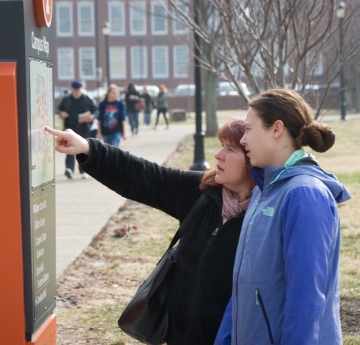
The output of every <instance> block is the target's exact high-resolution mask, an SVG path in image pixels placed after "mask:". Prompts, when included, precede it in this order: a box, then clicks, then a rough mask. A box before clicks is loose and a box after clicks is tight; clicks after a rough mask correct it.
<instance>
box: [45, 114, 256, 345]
mask: <svg viewBox="0 0 360 345" xmlns="http://www.w3.org/2000/svg"><path fill="white" fill-rule="evenodd" d="M46 129H47V130H48V131H49V132H50V133H52V134H54V135H56V136H57V138H56V143H57V145H56V146H55V150H57V151H59V152H63V153H68V154H76V155H77V160H78V162H79V164H80V165H81V167H82V168H83V169H84V170H85V171H86V172H87V173H88V174H90V175H91V176H93V177H94V178H96V179H97V180H98V181H100V182H101V183H103V184H104V185H105V186H107V187H109V188H110V189H112V190H114V191H115V192H117V193H118V194H120V195H122V196H124V197H125V198H128V199H132V200H135V201H138V202H141V203H144V204H147V205H149V206H152V207H155V208H157V209H159V210H162V211H164V212H165V213H167V214H169V215H171V216H173V217H175V218H176V219H179V221H180V223H181V222H182V221H183V220H184V219H185V217H186V215H187V214H188V213H189V211H190V210H191V208H192V207H193V205H194V204H195V202H196V200H197V199H198V198H199V196H200V195H201V193H205V194H206V195H207V197H208V202H207V203H205V204H203V205H202V206H201V207H200V209H199V210H198V211H197V213H196V214H195V216H194V217H193V218H192V220H191V221H190V223H189V225H188V227H187V229H186V231H185V234H184V236H183V237H182V238H181V240H180V243H179V245H178V248H177V251H176V259H177V268H176V270H174V271H173V274H172V276H171V289H170V291H171V296H170V302H169V303H170V306H169V311H170V315H169V334H168V339H167V343H168V344H170V345H185V344H186V345H201V344H204V345H210V344H213V342H214V340H215V337H216V333H217V330H218V328H219V325H220V322H221V319H222V316H223V313H224V310H225V308H226V305H227V303H228V301H229V299H230V297H231V290H232V271H233V265H234V259H235V252H236V248H237V243H238V239H239V235H240V230H241V225H242V222H243V218H244V213H245V211H246V209H247V206H248V205H249V202H250V196H251V191H252V189H253V187H254V181H253V179H252V177H251V176H250V174H249V169H248V168H249V164H250V163H249V159H248V157H247V156H246V154H245V151H244V148H243V147H242V146H241V145H240V139H241V138H242V136H243V134H244V127H243V121H242V120H240V119H232V120H230V121H229V122H227V123H226V124H224V125H223V126H222V127H221V128H220V130H219V132H218V137H219V140H220V141H221V144H222V148H221V149H220V151H219V152H217V153H216V155H215V158H216V160H217V165H216V168H214V169H213V170H211V171H209V172H206V173H205V174H204V173H202V172H196V171H182V170H178V169H173V168H169V167H164V166H160V165H158V164H156V163H151V162H149V161H147V160H145V159H142V158H137V157H135V156H133V155H131V154H129V153H128V152H124V151H122V150H120V149H118V148H116V147H113V146H110V145H106V144H102V143H101V142H100V141H98V140H93V139H87V140H86V139H83V138H81V137H79V136H77V135H76V134H75V133H73V132H71V131H68V132H61V131H56V130H53V129H50V128H48V127H47V128H46Z"/></svg>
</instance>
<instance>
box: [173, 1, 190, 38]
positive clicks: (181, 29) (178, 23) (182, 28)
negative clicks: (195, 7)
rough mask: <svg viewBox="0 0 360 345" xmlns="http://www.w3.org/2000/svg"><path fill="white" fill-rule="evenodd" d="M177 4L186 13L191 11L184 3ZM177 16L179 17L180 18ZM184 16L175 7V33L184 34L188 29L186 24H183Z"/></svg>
mask: <svg viewBox="0 0 360 345" xmlns="http://www.w3.org/2000/svg"><path fill="white" fill-rule="evenodd" d="M177 6H178V7H179V8H180V9H181V11H183V12H184V13H186V14H188V13H189V6H188V5H186V4H184V3H178V4H177ZM176 18H179V19H178V20H177V19H176ZM182 18H183V17H182V16H181V15H180V14H179V13H177V12H176V10H175V9H174V19H173V33H174V34H184V33H186V31H187V27H186V25H184V24H182V21H183V19H182Z"/></svg>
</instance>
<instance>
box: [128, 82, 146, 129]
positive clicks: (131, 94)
mask: <svg viewBox="0 0 360 345" xmlns="http://www.w3.org/2000/svg"><path fill="white" fill-rule="evenodd" d="M125 102H126V115H127V117H128V119H129V122H130V127H131V133H132V135H133V136H134V135H136V134H138V132H139V112H140V111H141V110H143V109H144V107H143V106H142V102H141V96H140V93H139V92H137V91H136V89H135V85H134V84H129V86H128V88H127V92H126V96H125Z"/></svg>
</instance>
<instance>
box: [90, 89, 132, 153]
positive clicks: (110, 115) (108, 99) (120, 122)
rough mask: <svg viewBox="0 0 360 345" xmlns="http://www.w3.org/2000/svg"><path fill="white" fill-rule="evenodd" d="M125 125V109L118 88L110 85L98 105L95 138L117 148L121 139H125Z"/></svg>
mask: <svg viewBox="0 0 360 345" xmlns="http://www.w3.org/2000/svg"><path fill="white" fill-rule="evenodd" d="M125 123H126V122H125V107H124V103H123V102H122V101H120V92H119V88H118V87H117V86H116V85H115V84H111V85H110V86H109V88H108V90H107V92H106V94H105V96H104V98H103V100H102V102H100V104H99V117H98V134H97V138H98V139H101V138H103V139H104V142H105V143H107V144H110V145H113V146H115V147H119V145H120V140H121V138H123V139H124V140H125V139H126V130H125V127H126V126H125Z"/></svg>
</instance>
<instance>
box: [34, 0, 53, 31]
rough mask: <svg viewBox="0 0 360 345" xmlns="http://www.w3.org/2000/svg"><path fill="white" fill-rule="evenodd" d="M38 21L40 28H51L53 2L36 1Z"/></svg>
mask: <svg viewBox="0 0 360 345" xmlns="http://www.w3.org/2000/svg"><path fill="white" fill-rule="evenodd" d="M34 1H35V10H36V21H37V24H38V26H39V27H40V28H44V27H48V28H49V27H50V25H51V20H52V14H53V0H34Z"/></svg>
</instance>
